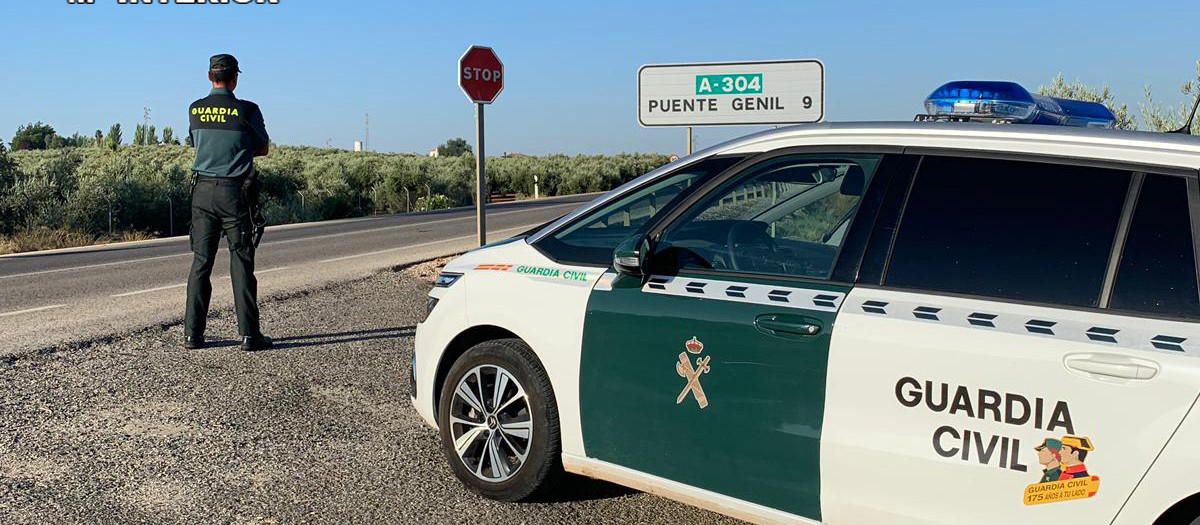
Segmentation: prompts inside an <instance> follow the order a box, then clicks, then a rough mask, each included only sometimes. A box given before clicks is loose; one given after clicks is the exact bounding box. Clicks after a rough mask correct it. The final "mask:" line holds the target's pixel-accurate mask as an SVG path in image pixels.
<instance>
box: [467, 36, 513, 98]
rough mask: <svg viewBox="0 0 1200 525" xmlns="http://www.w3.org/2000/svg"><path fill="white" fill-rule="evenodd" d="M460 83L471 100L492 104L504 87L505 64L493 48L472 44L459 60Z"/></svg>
mask: <svg viewBox="0 0 1200 525" xmlns="http://www.w3.org/2000/svg"><path fill="white" fill-rule="evenodd" d="M458 85H460V86H462V90H463V93H466V94H467V98H469V99H471V102H476V103H479V104H491V103H492V101H493V100H496V95H499V94H500V90H502V89H504V64H501V63H500V58H498V57H497V56H496V53H495V52H494V51H492V48H490V47H483V46H471V48H470V49H468V50H467V52H466V53H463V56H462V58H460V59H459V60H458Z"/></svg>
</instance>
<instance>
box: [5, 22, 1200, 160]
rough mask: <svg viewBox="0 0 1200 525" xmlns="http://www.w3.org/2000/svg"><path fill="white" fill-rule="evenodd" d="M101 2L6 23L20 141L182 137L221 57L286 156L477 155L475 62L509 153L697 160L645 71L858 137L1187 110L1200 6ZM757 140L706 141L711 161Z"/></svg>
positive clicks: (492, 146)
mask: <svg viewBox="0 0 1200 525" xmlns="http://www.w3.org/2000/svg"><path fill="white" fill-rule="evenodd" d="M172 1H173V0H172ZM95 2H96V3H95V5H70V4H68V3H67V1H66V0H3V1H2V2H0V35H4V38H3V41H4V42H5V45H4V50H5V53H4V57H3V59H2V63H3V64H4V66H5V68H4V69H5V73H6V74H5V75H4V76H3V80H0V137H2V138H3V139H4V140H6V141H7V140H9V139H11V138H12V133H13V132H14V131H15V130H16V128H17V126H19V125H21V124H23V123H26V122H31V121H36V120H41V121H44V122H47V123H49V124H51V125H53V126H54V127H55V128H56V129H57V130H58V131H59V132H60V133H61V134H65V135H69V134H71V133H73V132H76V131H78V132H82V133H88V134H90V133H92V132H94V131H95V130H96V129H104V130H107V129H108V126H109V125H110V124H112V123H113V122H121V124H122V126H123V127H125V128H126V129H127V130H128V131H127V132H126V134H125V135H126V138H127V139H128V137H131V136H132V130H133V126H134V125H135V124H137V123H139V122H141V117H142V108H143V107H150V108H152V117H153V123H154V124H155V125H157V126H158V128H159V129H161V128H163V127H164V126H172V127H174V128H175V129H176V130H177V131H181V130H186V127H187V120H186V108H187V106H188V104H189V103H190V102H191V101H192V100H194V99H196V98H199V97H201V96H203V95H204V94H205V93H206V92H207V89H208V87H207V84H206V79H205V71H206V69H207V65H208V63H207V59H208V57H209V55H211V54H214V53H219V52H229V53H233V54H235V55H237V56H238V58H239V60H240V61H241V63H242V69H243V70H244V73H243V75H242V79H241V86H240V87H239V89H238V94H239V95H240V96H242V97H243V98H247V99H251V100H254V101H256V102H258V103H259V104H260V105H261V106H262V108H263V111H264V113H265V115H266V120H267V125H268V128H269V130H270V131H271V135H272V138H273V139H274V140H275V141H276V142H277V143H281V144H306V145H315V146H323V145H325V144H326V143H327V141H328V142H330V143H332V144H333V145H334V146H336V147H342V148H348V147H350V145H351V144H352V142H353V141H354V140H356V139H361V138H362V135H363V115H364V114H365V113H370V115H371V141H370V146H371V149H372V150H378V151H413V152H425V151H428V150H429V149H430V148H432V147H434V146H436V145H437V144H438V143H439V142H442V141H444V140H446V139H447V138H451V137H455V136H462V137H465V138H467V139H468V140H472V141H473V140H474V139H473V135H474V123H473V122H474V121H473V118H474V114H473V108H472V106H471V105H470V103H469V102H468V101H467V100H466V98H465V97H464V96H463V95H462V93H461V92H460V91H459V89H458V86H457V84H456V76H455V65H456V63H457V60H458V57H459V56H460V55H461V54H462V52H463V51H464V50H465V49H466V48H467V47H468V46H469V45H471V44H482V45H489V46H492V47H493V48H495V49H496V51H497V52H498V54H499V55H500V58H501V59H502V60H503V61H504V64H505V72H506V76H507V81H506V85H505V90H504V93H503V94H501V96H500V98H499V99H498V100H497V101H496V103H495V104H493V105H492V106H491V107H489V109H488V118H487V123H488V137H489V139H488V152H489V153H492V154H498V153H502V152H506V151H517V152H523V153H529V154H544V153H552V152H561V153H570V154H574V153H614V152H620V151H657V152H680V151H681V150H682V149H683V147H684V133H685V132H684V131H683V130H682V129H673V128H655V129H643V128H641V127H639V126H638V124H637V118H636V109H637V104H636V73H637V68H638V66H640V65H642V64H648V63H671V62H705V61H731V60H760V59H762V60H766V59H787V58H820V59H822V60H823V61H824V63H825V68H826V94H827V95H826V97H827V101H826V119H827V120H832V121H847V120H896V119H900V120H908V119H911V118H912V116H913V115H914V114H915V113H917V112H918V111H920V110H921V101H922V100H923V98H924V97H925V96H926V95H927V94H928V93H929V92H930V91H931V90H932V89H933V88H935V87H937V86H938V85H939V84H941V83H942V82H944V81H947V80H952V79H969V78H980V79H1007V80H1014V81H1017V82H1020V83H1022V84H1024V85H1025V86H1026V87H1028V88H1030V89H1033V88H1036V87H1037V86H1038V85H1040V84H1043V83H1046V82H1049V81H1050V80H1051V79H1052V78H1053V77H1054V75H1056V74H1057V73H1059V72H1062V73H1064V74H1065V75H1066V76H1067V77H1068V78H1069V79H1074V78H1078V79H1081V80H1083V81H1085V82H1088V83H1091V84H1101V83H1104V82H1107V83H1108V84H1109V85H1110V86H1111V87H1112V89H1113V91H1114V92H1115V93H1116V94H1117V95H1118V97H1120V98H1121V99H1123V100H1124V101H1126V102H1128V103H1130V104H1131V105H1133V106H1135V107H1136V104H1137V103H1138V102H1140V101H1141V100H1142V89H1143V86H1145V85H1147V84H1150V85H1152V86H1153V87H1154V88H1155V90H1156V93H1157V98H1159V99H1160V100H1161V101H1163V102H1170V103H1176V104H1177V103H1180V102H1182V101H1183V96H1182V95H1180V94H1179V91H1178V88H1179V85H1180V84H1181V83H1183V82H1184V81H1186V80H1187V79H1188V78H1189V77H1190V76H1191V75H1192V74H1194V72H1195V61H1196V60H1197V59H1200V51H1197V50H1196V48H1195V42H1196V41H1195V38H1194V35H1195V31H1196V30H1197V28H1198V27H1200V2H1193V1H1185V0H1176V1H1174V2H1155V1H1141V2H1136V3H1132V2H1127V1H1120V0H1093V1H1091V2H1058V1H1049V2H1048V1H1045V0H1042V1H1037V2H1032V1H1023V0H1022V1H1016V0H1014V1H1008V2H987V3H980V4H975V3H972V2H939V3H926V2H899V1H891V2H855V1H852V0H842V1H836V2H808V1H801V0H791V1H778V2H771V1H759V2H731V1H728V0H725V1H721V2H706V1H696V0H693V1H690V2H677V1H640V2H639V1H624V0H609V1H605V2H593V3H583V2H568V1H560V2H499V1H493V2H487V3H479V2H469V1H458V2H428V3H418V2H406V1H400V0H279V4H277V5H234V4H230V5H174V4H171V5H139V6H131V5H118V4H117V0H95ZM1080 20H1082V21H1084V22H1078V21H1080ZM757 129H760V128H752V127H724V128H698V129H697V130H696V142H697V146H698V147H703V146H707V145H711V144H714V143H716V142H719V141H721V140H724V139H727V138H731V137H735V136H737V135H741V134H744V133H749V132H751V131H755V130H757Z"/></svg>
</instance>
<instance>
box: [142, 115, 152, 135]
mask: <svg viewBox="0 0 1200 525" xmlns="http://www.w3.org/2000/svg"><path fill="white" fill-rule="evenodd" d="M142 133H150V108H147V107H143V108H142ZM146 140H147V142H148V141H149V140H150V137H146Z"/></svg>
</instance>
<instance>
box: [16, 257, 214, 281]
mask: <svg viewBox="0 0 1200 525" xmlns="http://www.w3.org/2000/svg"><path fill="white" fill-rule="evenodd" d="M191 254H192V252H187V253H176V254H174V255H159V256H156V257H146V258H145V259H133V260H131V261H113V262H107V263H100V264H88V265H85V266H72V267H70V268H57V269H54V270H42V271H38V272H28V273H17V274H13V275H0V279H15V278H17V277H29V276H31V275H43V274H47V273H58V272H69V271H72V270H88V269H91V268H104V267H106V266H116V265H118V264H132V263H139V262H145V261H157V260H159V259H170V258H172V257H184V256H190V255H191Z"/></svg>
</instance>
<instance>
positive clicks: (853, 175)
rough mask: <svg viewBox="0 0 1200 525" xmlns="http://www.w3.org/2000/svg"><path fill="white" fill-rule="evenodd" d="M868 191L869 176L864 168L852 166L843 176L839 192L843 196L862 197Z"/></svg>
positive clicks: (856, 165)
mask: <svg viewBox="0 0 1200 525" xmlns="http://www.w3.org/2000/svg"><path fill="white" fill-rule="evenodd" d="M866 189H867V174H866V172H864V171H863V169H862V166H859V165H858V164H851V165H850V168H849V169H848V170H847V171H846V174H845V175H843V176H842V186H841V188H840V189H839V190H838V191H840V192H841V194H842V195H850V196H855V197H861V196H862V194H863V193H864V192H865V191H866Z"/></svg>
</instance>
